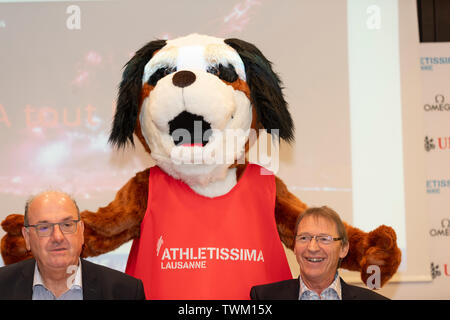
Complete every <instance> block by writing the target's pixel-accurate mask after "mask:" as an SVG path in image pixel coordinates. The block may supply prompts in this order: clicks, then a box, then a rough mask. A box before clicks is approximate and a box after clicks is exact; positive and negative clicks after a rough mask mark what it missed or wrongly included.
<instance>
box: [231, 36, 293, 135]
mask: <svg viewBox="0 0 450 320" xmlns="http://www.w3.org/2000/svg"><path fill="white" fill-rule="evenodd" d="M225 43H226V44H227V45H229V46H230V47H232V48H233V49H234V50H236V51H237V53H238V54H239V55H240V57H241V59H242V61H243V62H244V66H245V73H246V77H247V85H248V87H249V89H250V95H251V98H252V103H253V106H254V107H255V108H256V114H257V115H258V121H259V122H260V123H261V124H262V125H263V127H264V128H265V129H266V130H267V132H269V133H272V135H276V133H277V132H276V131H272V130H273V129H278V130H279V131H278V134H279V137H280V138H282V139H284V140H286V141H288V142H291V141H293V140H294V124H293V122H292V118H291V115H290V113H289V111H288V109H287V103H286V101H285V100H284V97H283V93H282V88H281V81H280V79H279V77H278V76H277V75H276V74H275V72H274V71H273V70H272V67H271V62H270V61H268V60H267V59H266V58H265V57H264V55H263V54H262V53H261V51H259V49H258V48H256V47H255V46H254V45H253V44H251V43H248V42H245V41H243V40H239V39H226V40H225ZM271 129H272V130H271Z"/></svg>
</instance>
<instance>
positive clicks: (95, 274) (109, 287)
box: [0, 259, 145, 300]
mask: <svg viewBox="0 0 450 320" xmlns="http://www.w3.org/2000/svg"><path fill="white" fill-rule="evenodd" d="M35 264H36V260H35V259H27V260H24V261H21V262H18V263H14V264H11V265H8V266H6V267H2V268H0V300H31V298H32V295H33V278H34V267H35ZM81 266H82V269H81V274H82V287H83V299H84V300H116V299H117V300H144V299H145V293H144V286H143V284H142V281H141V280H138V279H136V278H133V277H131V276H129V275H127V274H124V273H122V272H119V271H116V270H113V269H110V268H107V267H104V266H101V265H98V264H95V263H92V262H89V261H87V260H84V259H81Z"/></svg>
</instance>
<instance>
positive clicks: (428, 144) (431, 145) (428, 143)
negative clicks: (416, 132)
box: [425, 136, 436, 152]
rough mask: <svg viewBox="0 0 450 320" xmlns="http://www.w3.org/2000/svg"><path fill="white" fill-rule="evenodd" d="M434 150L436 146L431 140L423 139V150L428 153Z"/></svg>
mask: <svg viewBox="0 0 450 320" xmlns="http://www.w3.org/2000/svg"><path fill="white" fill-rule="evenodd" d="M434 148H436V145H435V144H434V140H433V138H428V136H426V137H425V150H426V151H427V152H430V151H431V150H433V149H434Z"/></svg>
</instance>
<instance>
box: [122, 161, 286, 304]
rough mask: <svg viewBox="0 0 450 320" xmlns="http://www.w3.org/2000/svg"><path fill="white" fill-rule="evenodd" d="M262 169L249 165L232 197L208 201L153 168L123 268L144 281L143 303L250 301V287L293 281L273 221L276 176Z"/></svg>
mask: <svg viewBox="0 0 450 320" xmlns="http://www.w3.org/2000/svg"><path fill="white" fill-rule="evenodd" d="M260 171H261V167H259V166H257V165H248V166H247V168H246V169H245V171H244V173H243V174H242V177H241V179H240V180H239V182H238V184H237V185H236V186H235V187H234V188H233V189H232V190H231V191H230V192H229V193H227V194H226V195H223V196H221V197H216V198H206V197H203V196H201V195H198V194H197V193H195V192H194V191H192V189H191V188H189V186H187V185H186V184H184V183H183V182H181V181H179V180H175V179H173V178H172V177H170V176H169V175H167V174H166V173H164V172H163V171H162V170H161V169H159V168H158V167H153V168H151V169H150V185H149V198H148V209H147V212H146V213H145V217H144V220H143V221H142V224H141V237H140V238H138V239H136V240H134V243H133V246H132V249H131V253H130V256H129V258H128V265H127V269H126V272H127V273H128V274H130V275H132V276H135V277H137V278H140V279H142V280H143V281H144V283H145V284H146V286H145V290H146V296H147V299H248V297H249V288H250V287H251V286H252V285H255V284H259V283H267V282H272V281H279V280H285V279H289V278H291V277H292V276H291V272H290V269H289V266H288V264H287V261H286V255H285V253H284V250H283V247H282V245H281V242H280V240H279V237H278V234H277V231H276V225H275V219H274V216H273V212H274V209H275V208H274V205H275V178H274V176H273V175H261V174H260ZM257 185H264V186H266V187H265V188H257V189H255V188H254V186H257ZM249 195H251V196H249ZM199 221H201V224H199V223H198V222H199ZM231 282H232V283H233V284H232V285H231Z"/></svg>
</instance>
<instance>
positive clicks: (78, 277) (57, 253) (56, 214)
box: [0, 191, 145, 300]
mask: <svg viewBox="0 0 450 320" xmlns="http://www.w3.org/2000/svg"><path fill="white" fill-rule="evenodd" d="M83 232H84V225H83V221H82V220H81V219H80V211H79V209H78V206H77V204H76V202H75V201H74V200H73V199H72V198H71V197H70V196H69V195H68V194H66V193H63V192H59V191H46V192H43V193H40V194H39V195H37V196H35V197H33V198H31V199H30V200H29V201H28V202H27V203H26V206H25V216H24V227H23V229H22V234H23V237H24V239H25V243H26V247H27V250H30V251H31V253H32V254H33V257H34V258H33V259H28V260H25V261H22V262H18V263H15V264H12V265H9V266H6V267H3V268H0V299H23V300H26V299H33V300H94V299H95V300H98V299H128V300H134V299H145V295H144V288H143V284H142V281H140V280H137V279H135V278H133V277H131V276H128V275H126V274H124V273H122V272H119V271H116V270H112V269H109V268H106V267H103V266H100V265H97V264H94V263H91V262H89V261H86V260H83V259H80V254H81V250H82V247H83V243H84V236H83Z"/></svg>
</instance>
